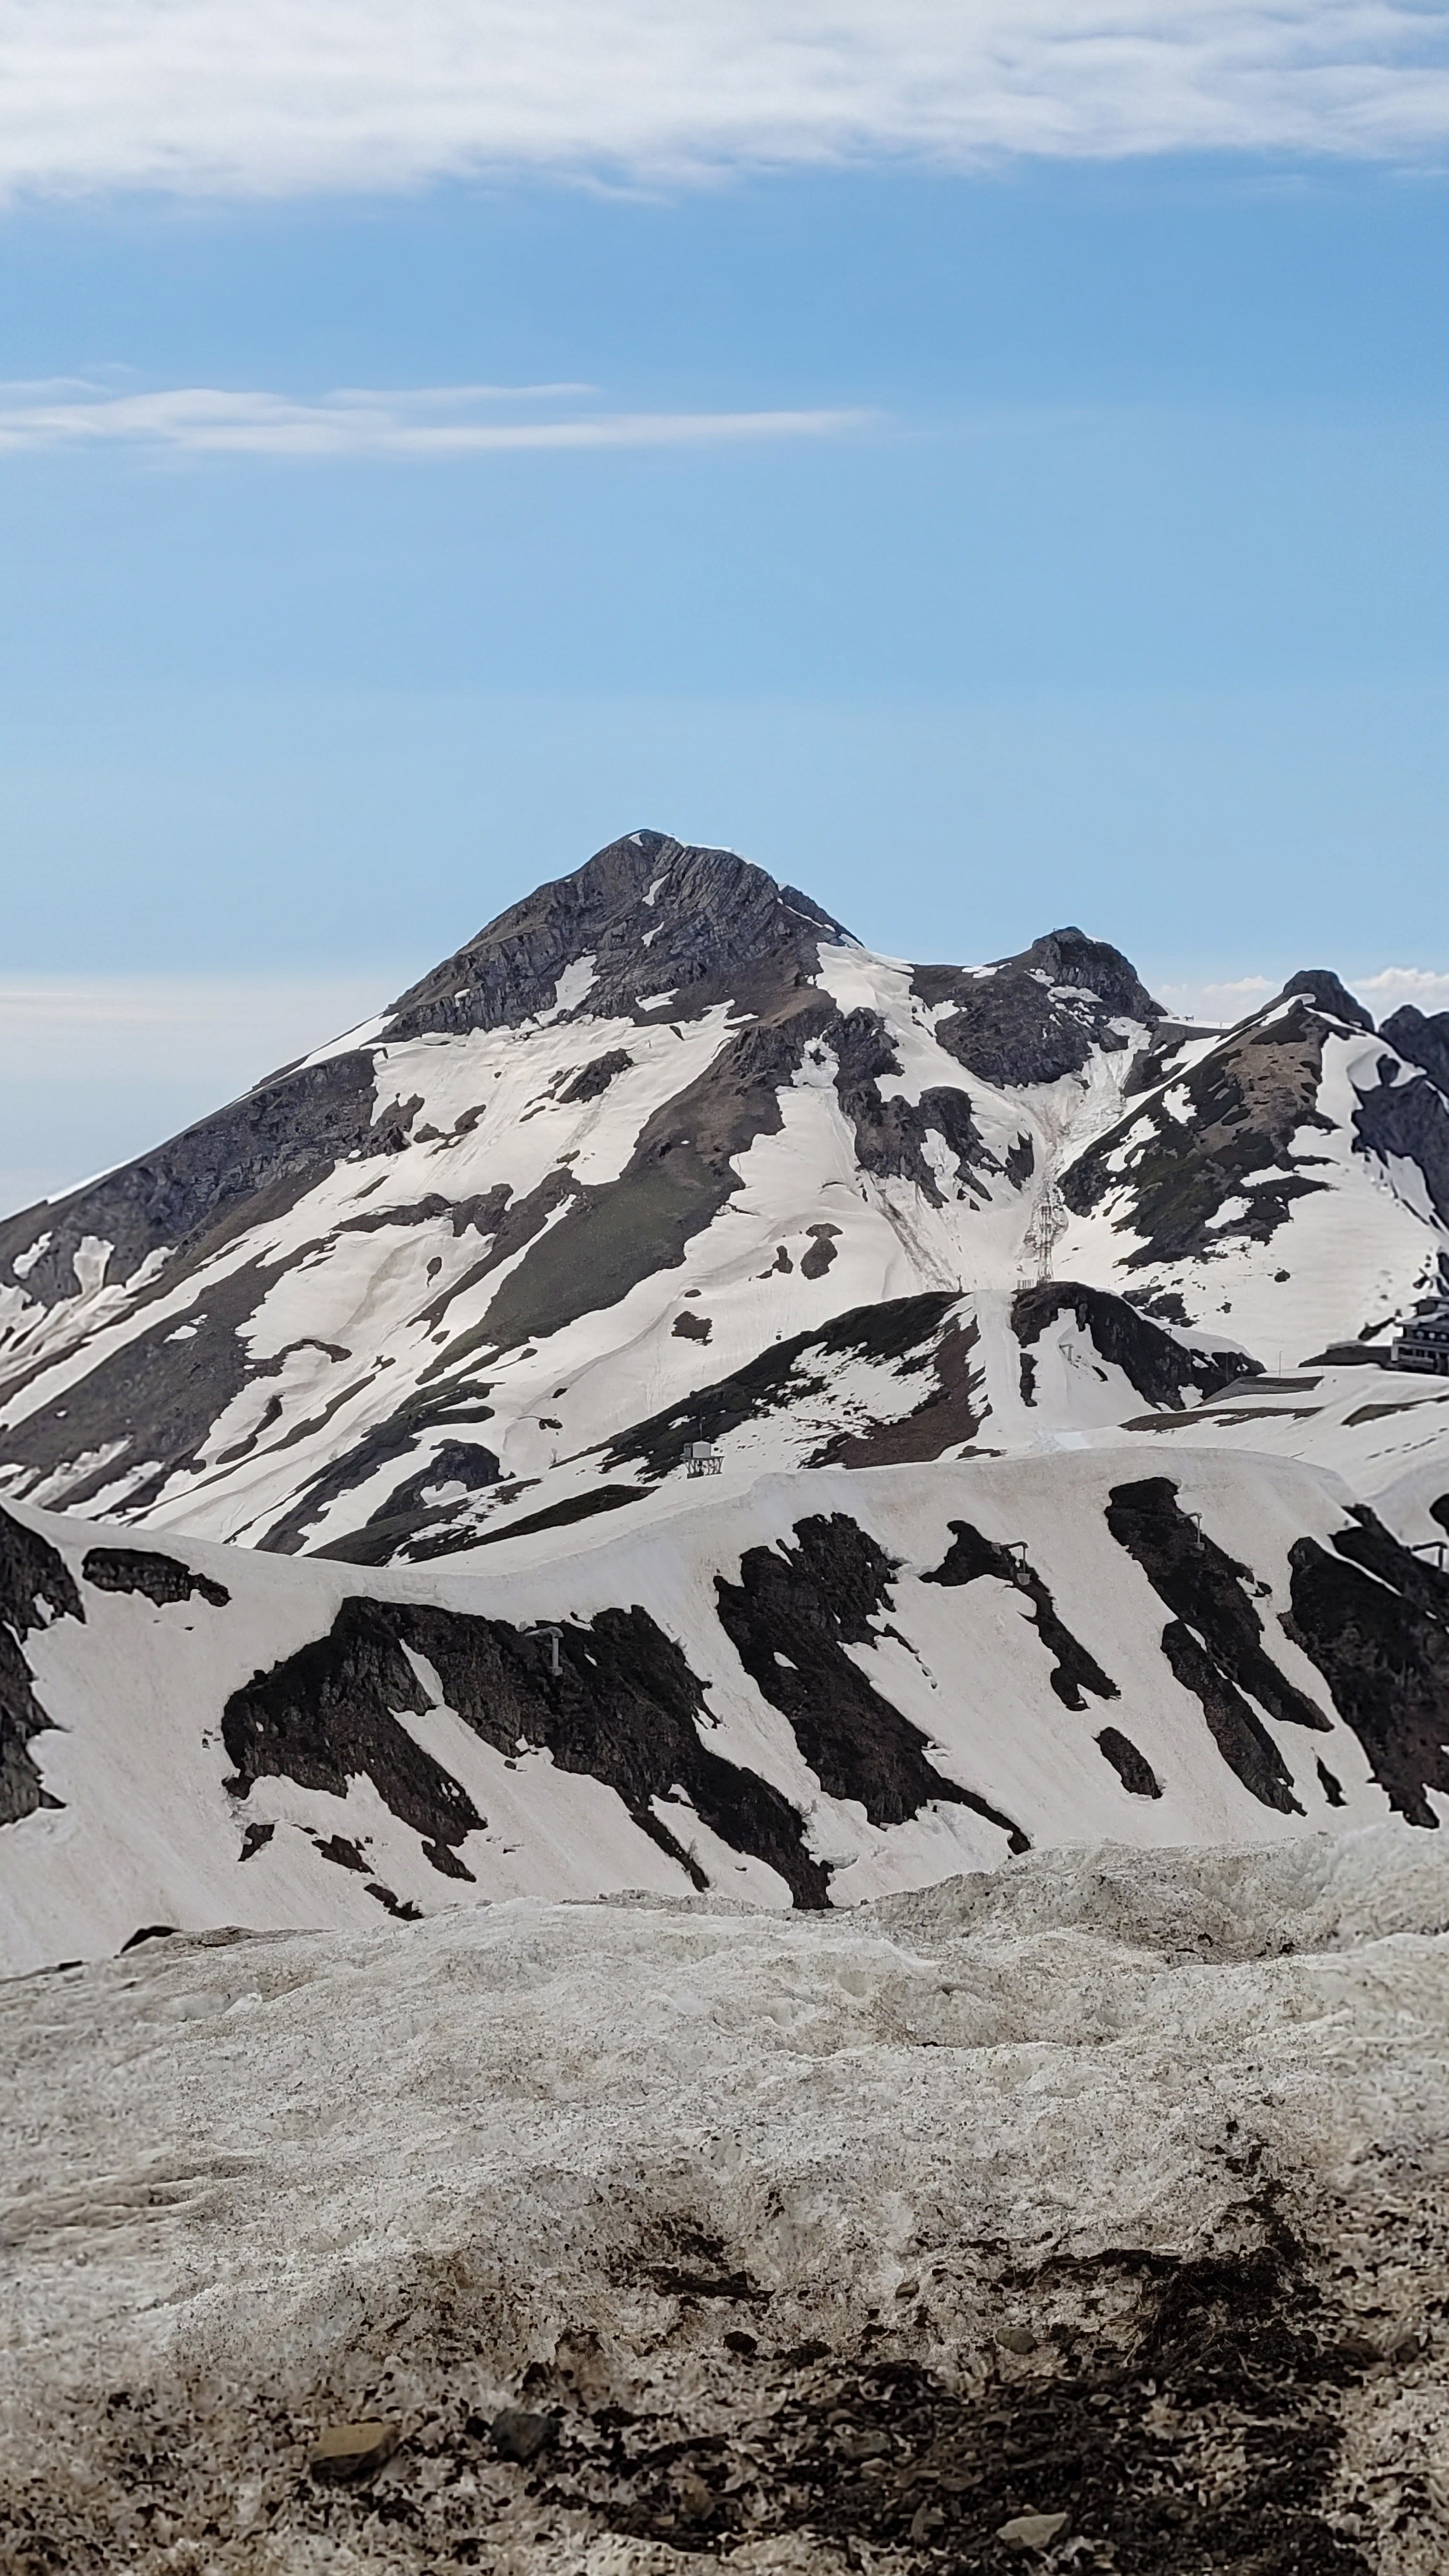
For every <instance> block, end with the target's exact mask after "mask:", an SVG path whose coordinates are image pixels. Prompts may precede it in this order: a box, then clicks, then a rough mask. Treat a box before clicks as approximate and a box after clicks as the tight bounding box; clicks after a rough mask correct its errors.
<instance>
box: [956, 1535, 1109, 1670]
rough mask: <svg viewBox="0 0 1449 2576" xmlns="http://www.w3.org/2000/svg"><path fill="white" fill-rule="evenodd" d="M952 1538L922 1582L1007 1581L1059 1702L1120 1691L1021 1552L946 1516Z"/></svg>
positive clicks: (1034, 1568)
mask: <svg viewBox="0 0 1449 2576" xmlns="http://www.w3.org/2000/svg"><path fill="white" fill-rule="evenodd" d="M950 1527H951V1530H952V1533H953V1537H952V1544H951V1546H950V1547H949V1549H948V1550H947V1552H946V1554H945V1556H944V1557H943V1558H942V1560H941V1563H940V1564H939V1565H938V1566H937V1567H936V1570H935V1572H934V1573H933V1574H924V1575H922V1577H921V1580H922V1582H923V1583H944V1584H948V1585H952V1586H954V1585H957V1584H964V1583H979V1582H980V1581H981V1580H982V1578H983V1577H989V1578H990V1580H991V1581H992V1582H994V1583H1009V1584H1011V1585H1012V1586H1013V1588H1014V1589H1015V1590H1016V1591H1018V1592H1020V1593H1021V1594H1022V1595H1023V1596H1024V1598H1025V1599H1026V1600H1028V1601H1029V1602H1030V1603H1031V1606H1032V1624H1033V1626H1034V1627H1035V1629H1036V1632H1037V1635H1038V1636H1039V1637H1040V1639H1041V1641H1042V1644H1043V1645H1044V1646H1045V1648H1046V1650H1047V1653H1048V1654H1049V1655H1050V1656H1051V1658H1052V1673H1051V1685H1052V1689H1053V1690H1054V1691H1055V1692H1056V1695H1057V1697H1058V1699H1059V1700H1061V1701H1062V1703H1063V1704H1064V1706H1065V1707H1067V1708H1072V1709H1083V1708H1085V1707H1086V1705H1087V1703H1086V1701H1085V1699H1084V1698H1083V1696H1082V1694H1083V1692H1084V1691H1091V1692H1092V1693H1093V1695H1094V1696H1095V1697H1096V1698H1097V1699H1118V1698H1120V1696H1121V1694H1120V1692H1119V1691H1118V1688H1117V1685H1116V1683H1115V1682H1114V1681H1113V1679H1112V1676H1111V1674H1110V1673H1104V1672H1103V1670H1102V1667H1101V1665H1100V1664H1099V1663H1098V1661H1097V1658H1096V1656H1095V1655H1093V1654H1090V1653H1089V1652H1088V1650H1087V1648H1086V1647H1085V1646H1084V1645H1083V1644H1082V1643H1081V1641H1080V1639H1079V1638H1077V1637H1074V1636H1073V1635H1072V1632H1071V1630H1070V1628H1069V1627H1068V1626H1067V1624H1066V1622H1065V1620H1064V1619H1062V1618H1060V1617H1059V1616H1058V1613H1057V1608H1056V1604H1055V1602H1054V1601H1053V1599H1052V1596H1051V1593H1050V1592H1049V1591H1048V1589H1047V1586H1046V1583H1045V1582H1044V1580H1043V1578H1042V1576H1041V1575H1040V1574H1039V1573H1038V1572H1037V1570H1036V1567H1035V1566H1034V1565H1032V1564H1031V1563H1030V1561H1029V1560H1028V1559H1027V1557H1026V1556H1025V1555H1023V1556H1021V1557H1016V1556H1013V1554H1012V1552H1011V1550H1010V1549H1009V1548H1006V1547H1002V1546H1000V1545H999V1544H998V1543H997V1541H996V1540H995V1539H989V1538H984V1537H983V1536H982V1534H981V1532H980V1530H978V1529H973V1527H972V1525H971V1523H970V1521H952V1522H951V1524H950Z"/></svg>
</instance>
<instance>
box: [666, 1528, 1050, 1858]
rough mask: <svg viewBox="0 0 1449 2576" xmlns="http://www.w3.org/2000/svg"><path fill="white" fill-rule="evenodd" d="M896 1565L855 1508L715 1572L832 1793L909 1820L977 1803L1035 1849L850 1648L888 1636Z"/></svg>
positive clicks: (760, 1681)
mask: <svg viewBox="0 0 1449 2576" xmlns="http://www.w3.org/2000/svg"><path fill="white" fill-rule="evenodd" d="M895 1571H896V1569H895V1566H894V1564H893V1562H892V1560H891V1559H890V1558H889V1557H888V1556H886V1555H885V1553H884V1552H883V1550H882V1549H881V1548H879V1547H878V1546H877V1545H876V1542H875V1540H874V1539H873V1538H872V1537H871V1536H870V1535H869V1533H868V1532H867V1531H865V1530H863V1529H862V1528H861V1527H860V1525H859V1523H858V1522H856V1521H853V1520H851V1519H850V1517H849V1515H848V1514H846V1513H844V1512H835V1513H832V1514H831V1515H830V1517H829V1518H828V1519H827V1518H826V1517H824V1516H823V1515H817V1516H815V1517H813V1518H811V1519H809V1520H803V1521H798V1522H797V1523H796V1525H795V1531H794V1545H793V1547H792V1546H789V1545H787V1544H784V1545H781V1546H779V1547H755V1548H749V1549H747V1550H746V1552H745V1555H744V1557H743V1558H742V1560H741V1563H740V1576H739V1581H738V1583H727V1582H726V1581H725V1579H724V1576H723V1575H716V1577H715V1592H716V1595H717V1597H718V1602H719V1618H720V1625H721V1627H722V1628H723V1629H724V1632H725V1635H726V1636H727V1637H728V1638H729V1640H730V1643H731V1645H732V1646H733V1647H734V1649H735V1652H736V1653H737V1655H738V1656H739V1658H740V1661H741V1663H742V1664H743V1665H744V1668H745V1670H746V1672H747V1673H748V1674H749V1676H750V1678H751V1680H752V1681H753V1682H754V1684H755V1686H756V1688H757V1689H758V1690H759V1691H761V1692H762V1693H763V1695H764V1697H765V1698H766V1699H767V1700H769V1702H770V1703H771V1705H772V1707H774V1708H777V1709H779V1711H780V1713H781V1715H782V1716H783V1717H785V1718H787V1719H788V1720H789V1723H790V1727H791V1731H792V1733H793V1734H794V1737H795V1741H796V1743H797V1744H798V1745H799V1747H800V1750H801V1752H802V1753H803V1755H804V1757H805V1759H806V1761H807V1762H808V1763H809V1765H810V1768H811V1770H812V1771H813V1772H814V1773H815V1776H816V1778H817V1779H818V1780H819V1782H820V1785H821V1787H822V1789H824V1791H825V1792H826V1795H827V1796H828V1797H832V1798H845V1799H852V1800H855V1801H858V1803H859V1804H860V1805H861V1806H863V1807H864V1809H865V1812H866V1814H867V1816H868V1817H869V1819H870V1821H871V1823H872V1824H873V1825H900V1824H904V1823H905V1822H906V1821H907V1819H908V1818H909V1817H911V1816H918V1815H919V1814H920V1813H921V1810H922V1808H923V1807H927V1806H930V1805H931V1804H932V1803H933V1802H935V1803H936V1804H949V1805H957V1806H966V1807H970V1808H972V1809H973V1810H974V1812H975V1813H976V1814H977V1815H979V1816H984V1817H985V1818H986V1820H987V1822H988V1823H990V1824H993V1825H996V1826H998V1827H999V1828H1000V1830H1001V1832H1002V1833H1004V1834H1005V1835H1006V1837H1007V1841H1008V1847H1009V1848H1010V1849H1011V1850H1012V1851H1014V1852H1016V1851H1026V1850H1028V1849H1029V1848H1030V1844H1029V1840H1028V1837H1027V1836H1026V1835H1025V1834H1024V1833H1023V1832H1022V1830H1021V1828H1020V1826H1018V1825H1015V1824H1013V1822H1012V1820H1011V1818H1010V1817H1009V1816H1004V1815H1003V1814H1002V1813H1001V1812H1000V1810H999V1808H996V1807H992V1806H989V1805H988V1804H987V1802H986V1801H985V1799H983V1798H980V1797H978V1796H976V1795H975V1793H974V1792H973V1791H971V1790H968V1789H963V1788H961V1787H960V1786H959V1785H958V1784H957V1782H956V1781H954V1780H950V1779H948V1778H946V1777H945V1775H944V1774H943V1773H941V1772H939V1771H938V1770H937V1769H936V1768H935V1766H934V1764H933V1763H932V1762H931V1761H930V1760H929V1759H928V1756H927V1751H926V1738H925V1736H924V1735H922V1734H921V1732H920V1730H919V1728H917V1727H915V1726H912V1724H911V1723H910V1720H909V1719H908V1718H905V1717H903V1716H902V1715H901V1712H900V1710H899V1709H898V1708H896V1707H894V1706H893V1705H892V1703H891V1702H890V1701H889V1700H888V1699H886V1698H884V1697H883V1696H882V1694H881V1693H880V1692H879V1691H878V1690H876V1689H875V1687H874V1685H873V1684H872V1683H870V1682H869V1681H867V1679H866V1677H865V1675H864V1674H863V1673H862V1672H861V1671H860V1669H859V1667H858V1666H857V1665H856V1664H855V1663H854V1662H853V1661H852V1660H851V1658H850V1656H849V1655H848V1654H846V1652H845V1648H846V1647H847V1646H849V1645H874V1644H875V1643H876V1642H877V1634H878V1632H877V1630H876V1628H875V1627H874V1626H873V1625H872V1621H873V1620H874V1619H875V1618H877V1617H878V1616H879V1615H880V1614H881V1613H882V1612H883V1611H884V1610H885V1609H886V1608H887V1607H888V1606H889V1604H888V1593H889V1587H890V1584H891V1582H892V1579H893V1577H894V1574H895Z"/></svg>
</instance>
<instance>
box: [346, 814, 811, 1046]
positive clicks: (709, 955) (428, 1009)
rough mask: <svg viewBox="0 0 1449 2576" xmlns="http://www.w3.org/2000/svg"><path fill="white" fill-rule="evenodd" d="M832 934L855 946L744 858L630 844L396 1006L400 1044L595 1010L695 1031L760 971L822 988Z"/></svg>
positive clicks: (519, 908) (646, 837)
mask: <svg viewBox="0 0 1449 2576" xmlns="http://www.w3.org/2000/svg"><path fill="white" fill-rule="evenodd" d="M822 933H823V934H825V935H826V936H827V937H828V938H830V939H831V940H832V941H835V940H842V939H849V938H850V935H851V934H850V933H849V931H847V930H845V929H843V928H842V926H841V924H840V923H839V922H838V921H835V920H834V919H832V917H831V915H830V914H829V913H828V912H826V911H824V910H823V909H822V907H821V906H820V905H819V904H818V903H815V902H813V901H812V899H811V898H810V896H809V895H804V894H801V893H799V892H798V891H797V890H796V888H794V887H793V886H779V885H777V884H776V883H775V880H774V878H773V877H771V876H768V875H767V874H766V872H765V870H764V869H763V868H757V867H755V866H753V865H752V864H751V862H750V861H749V860H748V859H742V858H740V857H739V856H738V855H737V854H736V853H735V851H733V850H716V849H706V848H702V847H698V846H696V845H694V844H692V843H690V842H686V841H676V840H673V839H671V838H670V836H669V834H668V833H665V832H652V831H649V832H644V831H641V832H629V833H626V834H625V836H624V838H623V839H622V840H619V841H611V842H610V843H609V844H608V846H607V848H605V849H602V850H598V851H596V852H595V854H594V856H593V857H592V858H591V859H589V860H588V861H586V863H585V865H584V866H583V867H581V868H577V869H575V871H574V873H573V875H572V876H567V877H557V878H555V879H554V880H553V881H552V882H551V883H550V884H548V885H542V886H539V887H538V889H537V890H536V892H535V893H533V894H530V895H526V896H525V897H524V899H523V901H522V902H521V903H515V904H511V905H510V906H509V908H508V910H507V911H506V912H503V913H500V914H499V916H498V918H497V920H496V921H493V922H490V923H489V924H488V927H487V928H486V929H485V930H480V931H479V933H478V934H477V937H476V938H474V939H470V940H469V941H468V942H467V944H466V946H464V947H462V948H460V949H458V950H457V951H456V952H455V954H454V955H453V956H451V957H449V958H445V960H444V961H443V963H442V965H441V966H437V967H434V969H433V970H432V972H431V973H430V974H428V975H425V976H424V977H423V978H422V980H421V982H420V983H417V984H414V985H413V986H412V987H411V989H410V990H409V991H408V992H406V993H404V994H403V995H402V996H401V998H400V1000H399V1001H398V1002H397V1003H396V1004H395V1005H394V1010H395V1013H396V1018H395V1021H394V1024H393V1026H392V1027H391V1028H390V1029H389V1036H390V1037H414V1036H420V1035H422V1034H423V1033H424V1032H428V1031H446V1032H458V1031H462V1030H466V1029H480V1028H481V1029H487V1028H498V1027H501V1026H505V1025H513V1026H516V1025H517V1024H518V1023H519V1022H521V1021H523V1020H528V1019H533V1018H535V1017H537V1016H538V1014H539V1013H540V1012H543V1011H546V1010H551V1009H557V1008H558V1004H559V1002H560V1001H563V1002H564V1004H565V1007H566V1008H577V1007H579V1006H580V1005H581V1004H583V1003H584V1002H585V999H586V1000H587V1008H588V1009H589V1011H590V1012H594V1013H599V1014H601V1015H604V1016H615V1015H625V1016H628V1015H631V1014H632V1013H634V1012H635V1011H636V1010H638V1009H639V1008H640V1006H641V1005H642V1006H644V1007H646V1008H647V1007H648V1006H649V1005H650V1004H657V1003H658V1002H659V1001H660V1000H663V999H667V1000H668V1001H669V1002H670V1003H671V1005H673V1016H674V1017H675V1018H676V1019H678V1018H692V1017H694V1016H695V1015H696V1014H697V1012H698V1011H700V1010H702V1009H704V1008H705V1007H706V1006H707V1004H708V1003H709V1002H711V1001H715V1000H719V999H722V998H724V997H725V995H726V994H727V993H730V992H732V991H734V990H737V989H738V987H739V984H740V981H741V978H742V977H750V976H752V975H754V974H756V973H758V972H759V971H760V970H761V969H766V970H769V971H771V972H773V973H775V974H780V973H782V972H783V976H784V979H785V981H787V982H792V981H796V980H799V979H801V978H808V977H810V976H813V975H814V973H815V972H816V971H817V968H818V965H819V949H820V940H821V936H822ZM575 987H577V989H574V988H575Z"/></svg>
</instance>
